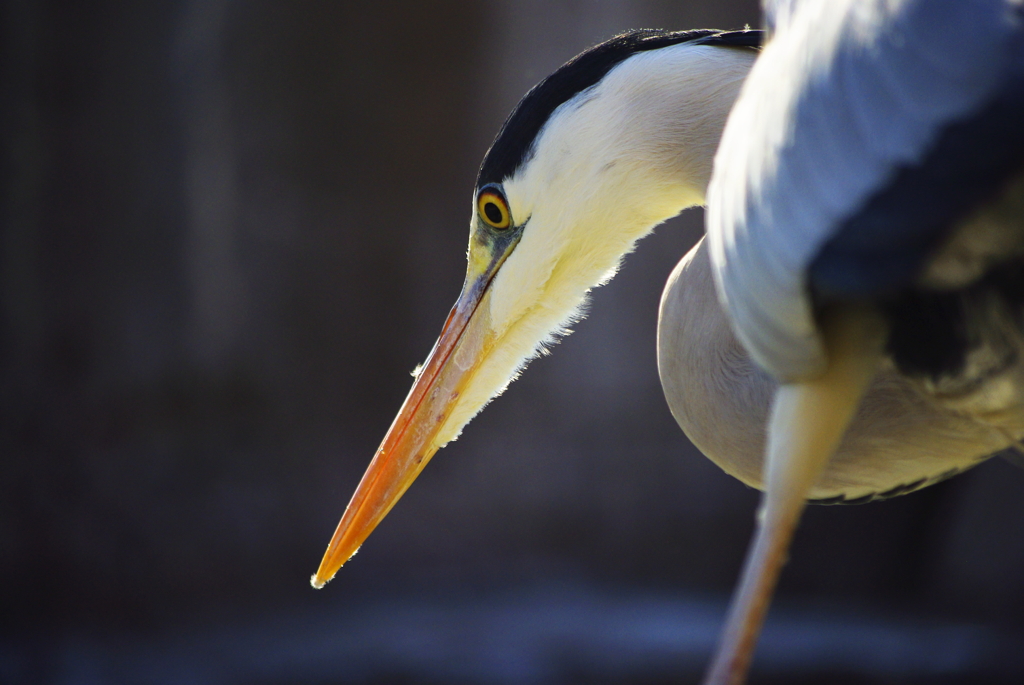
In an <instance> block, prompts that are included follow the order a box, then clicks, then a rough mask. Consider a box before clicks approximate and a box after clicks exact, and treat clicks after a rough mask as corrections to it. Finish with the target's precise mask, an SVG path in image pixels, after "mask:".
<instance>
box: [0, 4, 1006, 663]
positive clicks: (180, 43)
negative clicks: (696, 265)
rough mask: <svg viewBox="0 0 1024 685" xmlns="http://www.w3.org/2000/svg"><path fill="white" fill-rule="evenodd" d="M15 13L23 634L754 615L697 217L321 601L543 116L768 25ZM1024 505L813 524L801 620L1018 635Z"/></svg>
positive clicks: (795, 577)
mask: <svg viewBox="0 0 1024 685" xmlns="http://www.w3.org/2000/svg"><path fill="white" fill-rule="evenodd" d="M2 12H3V21H2V23H3V28H2V29H0V30H2V32H3V33H2V45H0V50H2V51H3V66H2V70H3V71H2V75H3V86H2V96H3V139H4V147H3V152H4V158H3V164H4V167H3V169H4V175H3V178H4V184H3V188H4V194H3V215H2V216H3V219H2V221H3V226H2V236H0V279H2V280H0V307H2V311H0V317H2V319H0V321H2V323H0V459H2V469H3V470H2V476H0V587H2V588H3V590H2V594H0V630H2V631H3V633H4V634H5V635H7V636H16V638H17V639H21V638H22V637H24V636H26V635H31V636H37V637H38V638H39V639H42V640H44V641H45V639H46V636H50V635H53V634H56V633H60V632H61V631H69V630H78V629H89V628H90V627H95V628H97V629H103V630H131V631H147V630H148V631H152V630H159V629H160V628H161V627H162V626H165V625H170V624H173V623H174V622H179V623H180V622H181V621H187V620H192V619H191V618H190V617H195V616H203V615H212V614H220V613H241V614H245V615H250V616H260V615H270V614H272V613H273V612H276V611H290V610H292V609H295V608H299V609H301V608H309V607H315V606H322V605H324V604H325V603H326V604H328V605H330V606H336V607H337V611H338V612H339V616H342V615H344V611H345V609H344V607H345V606H346V605H347V604H346V603H348V602H350V601H355V600H356V599H365V598H367V597H377V596H388V595H389V593H395V592H399V591H401V592H404V593H410V592H411V593H417V592H424V593H429V592H430V591H431V588H433V587H436V586H438V585H444V586H446V587H451V586H459V585H460V584H465V585H466V586H474V587H484V588H487V587H501V586H511V585H515V584H517V583H529V582H533V581H537V580H539V579H545V578H562V577H582V578H588V579H593V580H597V581H600V582H606V583H609V584H613V585H614V584H619V585H622V586H629V587H656V588H657V587H660V588H672V589H684V590H690V591H694V592H698V593H709V594H714V593H718V594H722V595H724V593H726V592H728V591H729V589H730V588H731V586H732V583H733V581H734V579H735V577H736V574H737V573H738V568H739V563H740V560H741V558H742V554H743V550H744V547H745V544H746V540H747V536H748V535H749V533H750V529H751V526H752V522H753V510H754V506H755V504H756V496H755V493H753V492H751V491H749V490H747V489H746V488H744V487H743V486H741V485H740V484H738V483H736V482H735V481H733V480H731V479H730V478H728V477H727V476H725V475H723V474H721V473H720V472H719V471H718V470H717V469H716V468H715V467H713V466H712V465H710V464H709V463H708V462H707V461H706V460H704V459H703V457H701V456H700V455H699V454H698V453H697V452H696V451H695V450H694V449H693V448H692V447H691V446H690V445H689V443H688V442H687V441H686V440H685V438H684V437H683V436H682V435H681V433H679V431H678V428H677V427H676V426H675V424H674V422H673V421H672V419H671V416H670V415H669V413H668V410H667V408H666V407H665V405H664V401H663V399H662V397H661V390H660V386H659V384H658V379H657V370H656V366H655V360H654V332H655V323H656V309H657V302H658V297H659V295H660V289H661V286H662V284H663V283H664V280H665V278H666V277H667V275H668V273H669V271H670V270H671V268H672V266H673V265H674V263H675V262H676V261H677V260H678V259H679V257H680V256H681V255H682V254H683V253H684V252H685V251H686V249H687V248H688V246H689V245H690V244H692V242H693V241H694V240H696V238H697V237H698V236H699V234H700V230H701V220H702V217H701V215H700V213H699V212H697V211H690V212H687V213H686V214H684V215H683V216H682V217H680V218H679V219H677V220H673V221H671V222H669V224H667V225H666V226H663V227H661V228H660V229H659V230H658V231H657V232H656V234H655V235H654V236H652V237H650V238H647V239H645V240H644V241H643V243H641V245H640V247H639V249H638V251H637V253H636V254H635V255H632V256H630V257H629V259H627V261H626V264H625V267H624V269H623V271H622V273H621V274H620V275H619V276H618V277H617V278H616V280H615V281H614V282H613V283H612V284H611V285H609V286H607V287H605V288H602V289H600V290H599V291H597V292H596V293H595V297H594V302H593V306H592V308H591V315H590V316H589V318H588V319H587V320H585V321H583V322H581V323H580V324H579V325H578V326H577V329H578V332H577V333H575V334H574V335H572V336H570V337H569V338H568V339H566V340H565V341H564V342H563V343H562V344H560V345H558V346H557V347H556V348H555V349H554V351H553V354H552V355H551V356H550V357H545V358H542V359H540V360H538V361H537V362H535V363H534V364H533V365H532V367H531V368H530V369H529V370H528V371H527V372H526V373H525V375H524V376H523V378H522V379H520V380H518V381H516V382H515V383H514V384H513V385H512V386H511V387H510V389H509V391H508V392H507V393H506V395H505V396H504V397H502V398H500V399H499V400H497V401H496V402H495V403H494V404H493V405H491V406H490V407H489V408H488V409H487V410H486V411H485V412H484V413H483V414H482V415H481V416H480V417H478V418H477V419H476V420H475V421H474V422H473V423H472V424H471V425H470V426H469V427H468V428H467V430H466V431H465V434H464V435H463V437H462V438H461V439H460V440H459V441H458V442H456V443H454V444H452V445H450V446H449V447H448V448H446V449H445V450H443V451H442V452H441V453H439V454H438V456H437V457H436V458H435V460H434V462H433V463H432V464H431V466H430V468H428V469H427V470H426V472H425V473H424V475H423V476H422V477H421V478H420V480H419V481H418V482H417V483H416V485H415V486H414V487H413V488H412V489H411V490H410V492H409V494H408V495H407V496H406V497H405V498H404V499H403V501H402V502H401V503H400V504H399V506H398V507H397V508H396V509H395V510H394V512H393V513H392V514H391V515H390V516H389V517H388V519H387V520H386V521H385V522H384V524H382V526H381V528H380V529H379V530H378V531H377V532H376V533H375V534H374V536H373V537H371V539H370V541H369V542H368V543H367V545H366V546H365V548H364V550H363V551H362V553H361V554H360V555H359V556H357V557H356V559H355V560H354V561H353V562H352V563H351V564H350V565H349V566H346V567H345V569H344V570H343V571H342V572H341V573H340V574H339V576H338V578H337V579H336V580H335V581H334V582H333V583H332V584H331V585H330V586H329V587H328V588H327V589H326V590H324V591H323V592H321V593H314V592H313V591H312V590H310V589H309V586H308V583H307V579H308V577H309V575H310V573H312V572H313V571H314V570H315V568H316V566H317V563H318V562H319V559H320V555H321V554H322V552H323V548H324V546H325V545H326V543H327V541H328V539H329V536H330V534H331V532H332V531H333V529H334V525H335V524H336V522H337V519H338V518H339V517H340V515H341V512H342V510H343V508H344V505H345V503H346V502H347V500H348V497H349V495H350V494H351V491H352V489H353V488H354V486H355V484H356V482H357V481H358V479H359V476H360V475H361V474H362V471H363V469H364V468H365V466H366V464H367V462H368V461H369V458H370V457H371V456H372V454H373V451H374V449H375V448H376V446H377V444H378V442H379V440H380V439H381V438H382V436H383V435H384V432H385V430H386V429H387V426H388V425H389V423H390V421H391V419H392V417H393V415H394V412H395V411H396V410H397V408H398V406H399V404H400V403H401V401H402V398H403V397H404V395H405V393H406V392H407V391H408V387H409V384H410V383H411V378H410V377H409V373H408V372H409V371H411V370H412V368H413V367H414V366H415V365H416V364H417V363H418V362H420V361H422V360H423V358H424V357H425V356H426V354H427V352H428V351H429V349H430V346H431V344H432V342H433V340H434V337H435V336H436V335H437V333H438V331H439V329H440V325H441V323H442V322H443V321H444V317H445V315H446V314H447V310H448V307H450V305H451V303H452V302H453V301H454V299H455V297H456V295H457V294H458V290H459V287H460V285H461V282H462V277H463V273H464V254H465V245H466V239H467V235H468V217H469V213H470V209H471V190H472V186H473V182H474V179H475V175H476V168H477V165H478V164H479V160H480V158H481V157H482V155H483V153H484V151H485V150H486V148H487V146H488V144H489V142H490V140H491V138H492V136H493V135H494V133H495V132H496V131H497V129H498V127H499V126H500V124H501V122H502V120H503V119H504V117H505V116H506V114H507V113H508V111H509V110H510V109H511V108H512V106H513V105H514V104H515V102H516V101H517V100H518V98H519V97H520V96H521V95H522V94H523V93H524V92H525V90H526V89H528V88H529V87H530V86H531V85H533V84H534V83H535V82H536V81H537V80H539V79H540V78H542V77H543V76H544V75H546V74H547V73H549V72H550V71H551V70H552V69H554V68H555V67H557V66H558V65H559V64H560V63H562V62H563V61H565V60H566V59H568V58H569V57H571V56H573V55H574V54H576V53H577V52H579V51H580V50H582V49H584V48H585V47H587V46H589V45H591V44H593V43H595V42H597V41H599V40H602V39H604V38H607V37H608V36H610V35H612V34H614V33H615V32H617V31H620V30H623V29H626V28H632V27H640V26H663V27H666V28H694V27H701V26H714V27H719V28H735V27H741V26H743V25H744V24H752V25H756V24H757V23H758V14H757V8H756V2H754V1H753V0H744V1H737V2H705V3H700V4H697V3H686V2H669V1H667V0H665V1H662V2H658V1H654V0H652V1H649V2H583V1H582V0H581V1H576V2H564V3H547V2H541V1H540V0H534V1H531V2H491V3H480V2H470V1H466V2H443V3H414V2H407V3H398V2H393V3H388V2H383V3H335V2H299V3H272V2H247V3H242V2H229V1H227V0H211V1H210V2H203V1H201V0H191V1H181V2H172V3H90V4H88V5H85V4H80V3H71V2H68V3H56V2H53V3H46V2H27V1H20V2H19V1H18V0H9V1H8V2H7V3H5V4H4V6H3V10H2ZM1022 494H1024V472H1019V471H1017V470H1014V469H1013V468H1011V467H1010V466H1008V465H1007V464H1005V463H1003V462H1000V461H996V462H993V463H991V464H987V465H985V466H982V467H980V468H978V469H976V470H975V471H973V472H971V473H969V474H967V475H965V476H962V477H960V478H957V479H955V480H954V481H951V482H949V483H946V484H942V485H939V486H935V487H933V488H930V489H929V490H927V491H924V492H921V493H918V494H914V495H910V496H907V497H903V498H900V499H898V500H895V501H892V502H887V503H881V504H872V505H869V506H863V507H852V508H815V509H813V510H812V511H810V512H809V514H808V516H807V519H806V522H805V525H804V526H803V528H802V529H801V531H800V533H799V536H798V542H797V545H796V548H795V550H794V552H793V556H792V559H793V560H792V563H791V566H790V567H789V568H788V569H787V571H786V574H785V577H784V580H783V586H782V595H783V597H784V598H786V597H790V598H796V599H801V600H806V601H808V602H811V603H815V602H826V603H827V602H846V603H853V604H857V603H863V604H865V605H870V606H877V607H887V608H895V609H897V610H899V611H905V612H907V613H908V614H912V615H916V616H923V617H938V618H955V619H957V620H967V621H974V622H979V623H980V624H985V625H993V626H999V627H1000V628H1001V629H1002V628H1006V629H1009V630H1012V631H1020V630H1022V629H1024V621H1022V619H1021V616H1022V612H1024V496H1022ZM822 598H824V599H822ZM41 653H42V656H40V657H39V658H40V660H41V664H42V665H40V667H39V668H40V670H39V674H40V675H39V678H38V680H39V681H41V682H46V681H48V676H47V673H48V671H47V667H46V663H45V662H46V659H47V656H46V652H45V649H43V651H42V652H41ZM0 657H2V650H0ZM0 661H2V659H0ZM0 665H2V664H0ZM2 672H3V671H2V669H0V680H2ZM382 682H384V681H382Z"/></svg>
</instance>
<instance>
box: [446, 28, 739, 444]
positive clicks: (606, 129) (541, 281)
mask: <svg viewBox="0 0 1024 685" xmlns="http://www.w3.org/2000/svg"><path fill="white" fill-rule="evenodd" d="M755 57H756V53H754V52H753V51H751V50H747V49H733V48H723V47H718V46H705V45H693V44H686V43H683V44H680V45H676V46H672V47H668V48H662V49H659V50H652V51H649V52H641V53H638V54H636V55H634V56H632V57H630V58H629V59H627V60H625V61H624V62H622V63H621V64H620V65H618V66H617V67H615V68H614V69H613V70H612V71H611V72H609V74H608V75H607V76H606V77H605V78H604V79H602V80H601V81H600V82H599V83H598V84H597V85H595V86H594V87H592V88H590V89H587V90H585V91H583V92H581V93H579V94H578V95H577V96H576V97H574V98H572V99H570V100H569V101H568V102H566V103H565V104H563V105H562V106H561V107H559V108H558V109H557V110H556V111H555V112H554V113H553V114H552V116H551V118H550V119H549V121H548V123H547V124H546V125H545V127H544V128H543V129H542V131H541V132H540V134H539V135H538V137H537V140H536V142H535V144H534V146H533V149H532V150H531V151H530V153H529V154H528V155H527V160H526V161H525V162H524V163H523V164H522V165H521V167H520V168H519V170H518V171H517V172H516V173H515V174H514V175H513V176H512V177H511V178H507V179H505V181H504V184H503V185H504V191H505V195H506V197H507V198H508V202H509V207H510V209H511V214H512V218H513V221H514V222H515V223H516V224H517V225H520V224H522V223H523V222H524V221H525V222H526V228H525V229H524V231H523V235H522V238H521V240H520V242H519V244H518V246H517V247H516V248H515V250H514V251H513V252H512V254H510V255H509V257H508V259H507V260H506V261H505V263H504V264H503V265H502V267H501V269H500V270H499V271H498V273H497V275H496V276H495V278H494V280H493V282H492V284H491V288H490V291H491V292H490V302H489V314H490V320H491V327H492V330H493V331H494V335H495V337H496V339H497V340H499V341H500V342H499V343H498V345H496V348H495V353H494V354H492V355H491V356H490V357H489V358H488V359H487V360H486V362H484V364H483V365H482V366H481V368H480V370H479V372H478V374H477V378H476V379H475V380H474V382H473V383H472V387H471V388H470V389H468V391H467V392H466V393H465V394H464V395H463V398H462V400H461V401H460V403H459V407H458V408H457V409H456V411H454V412H453V413H452V414H451V415H450V417H449V420H448V422H447V423H446V426H445V430H444V431H443V432H444V433H446V434H447V435H449V436H450V437H449V438H448V439H451V438H454V437H455V436H456V435H457V434H458V431H459V430H461V428H462V425H464V424H465V423H466V422H468V420H469V418H471V417H472V416H473V414H475V413H476V412H477V411H479V409H480V408H481V407H482V406H483V405H484V404H486V402H487V401H488V400H489V399H490V398H491V397H493V396H495V395H497V394H500V392H502V391H503V390H504V388H505V386H506V385H507V384H508V382H509V381H510V380H511V379H512V378H514V376H515V374H516V373H517V371H518V370H519V369H520V368H521V367H522V366H523V365H525V363H526V362H527V361H529V359H531V358H533V357H534V356H536V355H537V354H539V353H540V352H541V351H542V350H543V348H544V346H546V345H548V344H550V343H552V342H553V341H554V340H555V339H556V338H557V337H558V336H559V335H562V334H564V333H565V332H566V328H565V327H566V326H567V325H569V324H570V323H572V322H573V321H574V320H576V319H578V318H580V316H581V314H580V312H581V308H582V307H583V305H584V304H585V301H586V298H587V294H588V293H589V291H590V290H591V289H592V288H594V287H595V286H598V285H602V284H604V283H606V282H607V281H608V280H610V279H611V278H612V276H614V275H615V272H616V270H617V269H618V266H619V263H620V261H621V260H622V257H623V256H624V255H625V254H626V253H628V252H629V251H631V250H632V248H633V245H634V243H635V242H636V241H637V240H639V239H640V238H642V237H643V236H644V235H646V234H647V233H649V232H650V231H651V230H652V229H653V228H654V227H655V226H656V225H657V224H659V223H661V222H662V221H664V220H666V219H668V218H671V217H672V216H675V215H676V214H678V213H679V212H680V211H682V210H683V209H685V208H687V207H692V206H695V205H700V204H702V203H703V202H704V194H705V191H706V189H707V185H708V181H709V179H710V177H711V168H712V163H713V160H714V154H715V150H716V148H717V146H718V140H719V138H720V136H721V133H722V129H723V127H724V125H725V120H726V117H727V115H728V112H729V109H730V108H731V107H732V103H733V101H734V100H735V99H736V96H737V95H738V93H739V88H740V86H741V85H742V82H743V79H744V78H745V77H746V75H747V72H748V71H749V70H750V67H751V66H752V64H753V62H754V58H755Z"/></svg>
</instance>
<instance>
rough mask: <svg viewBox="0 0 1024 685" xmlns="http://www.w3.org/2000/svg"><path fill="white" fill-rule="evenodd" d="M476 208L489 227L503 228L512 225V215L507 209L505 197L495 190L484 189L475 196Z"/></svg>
mask: <svg viewBox="0 0 1024 685" xmlns="http://www.w3.org/2000/svg"><path fill="white" fill-rule="evenodd" d="M476 208H477V211H478V212H480V218H482V219H483V220H484V221H485V222H486V223H487V225H488V226H490V227H491V228H497V229H499V230H503V229H506V228H508V227H509V226H511V225H512V216H511V214H509V211H508V204H507V203H506V202H505V198H504V197H502V195H501V194H500V193H498V192H497V191H495V190H485V191H483V192H481V193H480V195H478V196H477V198H476Z"/></svg>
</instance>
